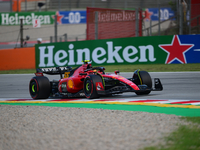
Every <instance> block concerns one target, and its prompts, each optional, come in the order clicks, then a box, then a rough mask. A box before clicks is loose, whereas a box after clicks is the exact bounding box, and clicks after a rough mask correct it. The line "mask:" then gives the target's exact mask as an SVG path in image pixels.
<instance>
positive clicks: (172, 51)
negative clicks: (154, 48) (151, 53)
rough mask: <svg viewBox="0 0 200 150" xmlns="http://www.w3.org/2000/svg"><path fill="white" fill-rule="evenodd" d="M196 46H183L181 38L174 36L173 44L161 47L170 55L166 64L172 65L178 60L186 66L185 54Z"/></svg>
mask: <svg viewBox="0 0 200 150" xmlns="http://www.w3.org/2000/svg"><path fill="white" fill-rule="evenodd" d="M193 46H194V44H181V43H180V40H179V37H178V36H177V35H174V37H173V40H172V43H171V44H163V45H159V47H160V48H162V49H163V50H164V51H165V52H167V53H168V55H167V59H166V61H165V64H170V63H172V62H173V61H174V60H178V61H179V62H180V63H182V64H186V63H187V61H186V59H185V53H186V52H187V51H188V50H189V49H190V48H192V47H193Z"/></svg>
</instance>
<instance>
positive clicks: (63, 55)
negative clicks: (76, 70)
mask: <svg viewBox="0 0 200 150" xmlns="http://www.w3.org/2000/svg"><path fill="white" fill-rule="evenodd" d="M66 57H67V53H66V52H65V51H64V50H59V51H57V52H56V54H55V56H54V60H55V63H56V64H57V65H58V66H64V65H66V64H67V60H65V61H64V62H61V60H63V59H65V58H66Z"/></svg>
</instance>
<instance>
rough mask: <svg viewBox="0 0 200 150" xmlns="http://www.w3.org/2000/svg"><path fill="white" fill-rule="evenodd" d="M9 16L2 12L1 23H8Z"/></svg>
mask: <svg viewBox="0 0 200 150" xmlns="http://www.w3.org/2000/svg"><path fill="white" fill-rule="evenodd" d="M8 18H9V15H8V14H1V22H2V23H1V24H2V25H4V24H6V25H8Z"/></svg>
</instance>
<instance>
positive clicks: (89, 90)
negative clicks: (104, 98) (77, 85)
mask: <svg viewBox="0 0 200 150" xmlns="http://www.w3.org/2000/svg"><path fill="white" fill-rule="evenodd" d="M96 82H101V83H102V79H101V77H100V76H98V75H89V76H87V77H86V78H85V80H84V85H83V91H84V93H85V97H87V98H90V99H92V98H98V97H99V95H98V93H97V90H96V88H97V87H96Z"/></svg>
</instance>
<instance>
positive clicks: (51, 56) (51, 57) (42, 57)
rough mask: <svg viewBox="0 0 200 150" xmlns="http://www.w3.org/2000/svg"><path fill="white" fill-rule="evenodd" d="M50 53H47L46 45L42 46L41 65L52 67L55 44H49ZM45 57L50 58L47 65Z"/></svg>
mask: <svg viewBox="0 0 200 150" xmlns="http://www.w3.org/2000/svg"><path fill="white" fill-rule="evenodd" d="M47 48H48V53H47V54H45V49H46V46H40V47H39V49H40V64H39V67H47V66H48V67H51V66H54V64H53V48H54V46H47ZM45 58H48V63H47V65H45Z"/></svg>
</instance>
